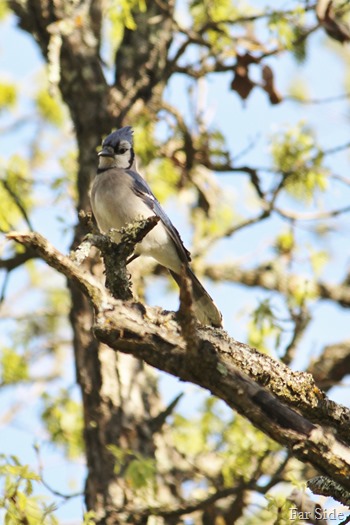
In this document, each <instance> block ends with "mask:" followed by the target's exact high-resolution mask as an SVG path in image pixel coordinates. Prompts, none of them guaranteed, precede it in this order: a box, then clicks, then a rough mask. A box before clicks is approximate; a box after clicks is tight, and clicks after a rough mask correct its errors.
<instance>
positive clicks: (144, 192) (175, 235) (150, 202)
mask: <svg viewBox="0 0 350 525" xmlns="http://www.w3.org/2000/svg"><path fill="white" fill-rule="evenodd" d="M126 171H127V173H128V174H129V175H130V177H132V179H133V189H134V191H135V193H136V194H137V195H139V197H140V198H141V199H142V200H143V201H144V202H145V203H146V204H147V206H149V207H150V208H151V210H153V211H154V213H155V214H156V215H157V216H158V217H159V218H160V220H161V221H162V223H163V225H164V226H165V228H166V230H167V232H168V233H169V235H170V237H171V239H172V240H173V242H174V244H175V246H176V251H177V252H178V255H179V257H180V259H181V261H182V262H183V263H185V264H187V263H188V261H190V260H191V254H190V252H189V251H188V250H186V248H185V246H184V244H183V242H182V239H181V237H180V234H179V232H178V231H177V229H176V228H175V226H174V225H173V223H172V222H171V220H170V219H169V217H168V216H167V214H166V213H165V211H164V210H163V208H162V207H161V205H160V203H159V201H158V200H157V199H156V197H155V196H154V195H153V193H152V190H151V188H150V187H149V186H148V184H147V182H146V181H145V179H143V178H142V177H141V175H139V174H138V173H137V172H136V171H133V170H126Z"/></svg>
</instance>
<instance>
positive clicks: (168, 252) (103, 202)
mask: <svg viewBox="0 0 350 525" xmlns="http://www.w3.org/2000/svg"><path fill="white" fill-rule="evenodd" d="M98 155H99V166H98V170H97V175H96V177H95V180H94V182H93V186H92V190H91V206H92V211H93V213H94V216H95V218H96V221H97V224H98V226H99V228H100V230H101V231H102V232H104V233H108V231H109V230H110V229H111V228H113V229H116V230H118V229H120V228H122V227H123V226H125V225H126V224H129V223H131V222H133V221H135V220H136V219H138V218H140V217H145V218H146V217H150V216H152V215H157V216H158V217H159V218H160V221H159V222H158V224H157V225H156V226H155V227H154V228H153V230H151V231H150V232H149V233H148V234H147V235H146V236H145V238H144V239H143V240H142V242H141V243H139V244H137V245H136V247H135V254H136V256H138V255H148V256H151V257H153V258H154V259H155V260H156V261H157V262H159V263H160V264H161V265H162V266H165V267H166V268H168V270H169V271H170V273H171V274H172V276H173V277H174V279H175V281H176V282H177V283H178V285H179V286H181V277H180V275H181V270H182V267H183V266H184V267H185V268H186V272H187V275H188V277H189V278H190V279H191V282H192V288H193V297H194V310H195V314H196V316H197V318H198V320H199V321H200V322H201V323H203V324H211V325H213V326H221V324H222V317H221V314H220V312H219V310H218V309H217V307H216V306H215V304H214V302H213V300H212V298H211V297H210V295H209V294H208V292H207V291H206V290H205V289H204V288H203V286H202V284H201V283H200V282H199V280H198V279H197V277H196V276H195V275H194V273H193V272H192V270H191V268H190V266H189V262H190V253H189V252H188V251H187V250H186V248H185V247H184V245H183V242H182V240H181V237H180V234H179V232H178V231H177V229H176V228H175V227H174V226H173V224H172V223H171V221H170V219H169V218H168V216H167V215H166V213H165V212H164V210H163V209H162V207H161V205H160V203H159V202H158V200H157V199H156V198H155V196H154V195H153V193H152V191H151V189H150V187H149V186H148V184H147V182H146V181H145V180H144V179H143V178H142V177H141V175H139V173H137V171H136V168H135V165H134V158H135V154H134V150H133V136H132V128H131V127H130V126H127V127H124V128H121V129H119V130H117V131H114V132H113V133H111V134H110V135H108V137H106V138H105V140H104V141H103V143H102V151H100V153H99V154H98ZM113 237H114V240H115V241H116V242H119V240H120V235H119V234H118V232H116V233H114V234H113Z"/></svg>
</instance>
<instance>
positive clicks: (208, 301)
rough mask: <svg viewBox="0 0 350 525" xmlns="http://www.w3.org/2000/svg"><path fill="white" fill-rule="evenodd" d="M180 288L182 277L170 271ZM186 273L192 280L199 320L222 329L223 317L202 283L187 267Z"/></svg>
mask: <svg viewBox="0 0 350 525" xmlns="http://www.w3.org/2000/svg"><path fill="white" fill-rule="evenodd" d="M169 271H170V273H171V275H172V276H173V278H174V279H175V281H176V282H177V284H178V285H179V287H180V286H181V276H180V275H179V274H177V273H175V272H173V271H171V270H169ZM186 272H187V275H188V277H189V278H190V279H191V283H192V291H193V299H194V301H193V309H194V313H195V315H196V317H197V319H198V321H200V322H201V323H203V324H207V325H208V324H209V325H211V326H216V327H221V326H222V315H221V313H220V311H219V309H218V307H217V306H216V304H215V303H214V301H213V299H212V298H211V297H210V295H209V294H208V292H207V291H206V289H205V288H204V286H203V285H202V283H201V282H200V281H199V279H198V278H197V277H196V275H195V274H194V273H193V271H192V270H191V268H190V267H189V266H187V268H186Z"/></svg>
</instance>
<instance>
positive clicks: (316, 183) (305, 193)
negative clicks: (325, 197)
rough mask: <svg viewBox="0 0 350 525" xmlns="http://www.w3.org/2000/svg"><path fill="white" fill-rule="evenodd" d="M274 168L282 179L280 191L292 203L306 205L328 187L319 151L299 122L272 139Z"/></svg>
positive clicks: (309, 134) (326, 175)
mask: <svg viewBox="0 0 350 525" xmlns="http://www.w3.org/2000/svg"><path fill="white" fill-rule="evenodd" d="M271 153H272V159H273V164H274V168H275V169H276V170H277V171H280V172H281V173H282V174H283V176H284V180H283V187H284V189H285V190H286V191H287V193H288V194H289V195H290V196H292V197H293V198H295V199H298V200H301V201H310V200H311V199H312V197H313V196H314V194H315V193H316V192H319V191H322V192H324V191H325V190H326V189H327V187H328V175H329V170H328V169H326V168H325V167H324V166H323V164H322V163H323V151H322V149H321V148H320V147H319V146H318V145H317V142H316V140H315V137H314V134H313V132H312V131H311V130H310V129H309V128H308V127H306V126H305V124H304V123H303V122H299V124H297V125H296V126H292V127H290V128H288V129H287V130H286V132H285V133H284V135H281V134H280V133H279V134H278V135H277V134H276V135H275V136H274V137H273V139H272V146H271Z"/></svg>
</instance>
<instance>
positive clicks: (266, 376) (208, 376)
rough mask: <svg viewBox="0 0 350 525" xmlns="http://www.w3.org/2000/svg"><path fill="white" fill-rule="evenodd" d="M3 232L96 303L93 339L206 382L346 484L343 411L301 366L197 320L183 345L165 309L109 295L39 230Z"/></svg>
mask: <svg viewBox="0 0 350 525" xmlns="http://www.w3.org/2000/svg"><path fill="white" fill-rule="evenodd" d="M10 238H11V239H13V240H16V241H17V242H20V243H21V244H24V245H25V246H27V247H31V248H33V249H34V250H35V251H36V252H37V253H38V255H40V256H41V257H42V258H43V259H44V260H45V261H46V262H47V263H48V264H50V265H51V266H52V267H54V268H56V269H57V270H58V271H59V272H60V273H63V274H64V275H66V277H67V278H68V279H70V280H74V281H75V283H76V284H77V285H78V286H79V287H80V288H81V290H82V291H83V292H84V293H85V294H86V295H87V296H88V297H89V298H90V300H91V301H92V303H93V305H94V307H95V311H96V323H95V327H94V331H95V334H96V337H97V338H98V339H99V340H100V341H101V342H103V343H105V344H107V345H108V346H110V347H111V348H113V349H116V350H118V351H121V352H125V353H128V354H132V355H133V356H135V357H137V358H139V359H143V360H144V361H145V362H147V363H148V364H150V365H152V366H154V367H156V368H158V369H160V370H164V371H166V372H168V373H170V374H173V375H175V376H177V377H179V378H180V379H181V380H183V381H190V382H192V383H195V384H197V385H199V386H202V387H203V388H206V389H208V390H209V391H210V392H212V393H213V394H214V395H216V396H218V397H219V398H221V399H223V400H224V401H225V402H226V403H227V404H228V405H229V406H230V407H232V408H234V409H235V410H237V411H238V412H239V413H241V414H242V415H244V416H245V417H247V418H248V419H249V420H250V421H251V422H252V423H253V424H254V425H255V426H257V427H258V428H260V429H261V430H262V431H263V432H265V433H266V434H267V435H269V436H270V437H272V438H273V439H275V440H276V441H277V442H278V443H280V444H282V445H284V446H287V447H288V448H289V449H290V450H291V452H292V453H293V455H294V456H296V457H297V458H299V459H300V460H302V461H308V462H310V463H311V464H312V465H313V466H314V467H316V468H317V469H318V470H319V471H320V472H321V473H323V474H325V475H327V476H329V477H331V478H332V479H333V480H334V481H336V482H338V483H340V484H341V485H343V486H344V487H346V488H347V489H350V450H349V448H347V447H346V446H345V445H344V444H342V443H341V442H340V441H339V438H338V437H335V432H332V431H330V430H329V428H330V427H333V428H334V430H336V432H337V435H338V436H342V438H343V440H344V441H345V439H346V438H347V437H348V435H349V421H350V411H349V410H347V409H346V408H344V407H342V406H340V405H337V404H335V403H333V402H331V401H329V400H327V398H326V396H325V395H324V394H323V393H322V392H321V391H320V390H319V389H318V388H317V387H316V385H315V384H314V382H313V380H312V377H311V376H310V375H309V374H303V373H297V372H292V371H291V370H289V369H288V367H286V366H285V365H283V364H281V363H279V362H277V361H275V360H273V359H272V358H270V357H268V356H265V355H261V354H259V353H258V352H257V351H256V350H255V349H253V348H250V347H248V346H247V345H244V344H242V343H239V342H237V341H235V340H234V339H231V338H229V337H228V335H227V334H226V333H225V332H224V331H223V330H219V329H213V328H209V327H199V326H198V333H197V338H196V345H197V348H196V351H195V352H189V350H188V341H185V340H184V338H183V335H182V330H181V328H180V326H179V324H178V323H177V322H176V320H175V316H174V315H173V314H169V312H164V311H162V310H161V309H159V308H150V307H145V306H144V305H141V304H140V303H130V302H127V303H126V302H122V301H116V300H115V299H113V298H112V297H111V296H110V295H109V293H108V292H107V291H105V290H103V288H102V287H101V285H100V284H99V283H98V282H97V281H95V279H94V278H93V277H92V276H90V275H87V274H86V272H83V271H82V270H81V269H80V268H79V267H78V266H77V265H76V264H75V263H74V262H72V260H71V259H70V258H68V257H66V256H64V255H62V254H60V253H59V252H58V251H57V250H56V249H55V248H53V246H52V245H50V244H49V243H48V242H47V241H46V240H45V239H44V238H43V237H41V236H40V235H39V234H31V233H28V234H19V233H12V234H11V235H10ZM253 379H255V380H256V381H257V382H255V381H253ZM258 383H260V384H258ZM261 385H264V387H263V386H261ZM268 389H269V390H270V391H269V390H268ZM285 403H288V404H289V405H290V406H286V404H285ZM291 407H295V408H298V412H296V411H295V410H294V408H291ZM299 412H300V413H301V414H302V415H301V414H300V413H299ZM322 424H324V425H325V427H327V430H325V428H323V426H322Z"/></svg>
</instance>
